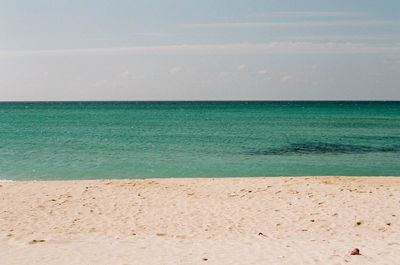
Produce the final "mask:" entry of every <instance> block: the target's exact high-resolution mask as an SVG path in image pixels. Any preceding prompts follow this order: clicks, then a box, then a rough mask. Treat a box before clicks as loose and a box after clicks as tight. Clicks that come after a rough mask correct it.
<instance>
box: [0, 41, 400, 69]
mask: <svg viewBox="0 0 400 265" xmlns="http://www.w3.org/2000/svg"><path fill="white" fill-rule="evenodd" d="M282 53H283V54H288V53H295V54H323V53H328V54H335V53H336V54H338V53H341V54H349V53H400V44H393V45H388V44H367V43H351V42H346V43H343V42H341V43H338V42H324V43H320V42H319V43H313V42H268V43H231V44H201V45H200V44H199V45H195V44H194V45H187V44H182V45H164V46H130V47H112V48H87V49H55V50H0V56H76V55H99V54H101V55H171V54H174V55H185V54H191V55H196V54H197V55H214V54H282ZM176 68H179V67H176ZM174 71H176V70H174Z"/></svg>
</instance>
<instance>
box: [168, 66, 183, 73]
mask: <svg viewBox="0 0 400 265" xmlns="http://www.w3.org/2000/svg"><path fill="white" fill-rule="evenodd" d="M181 71H182V68H181V67H172V68H171V69H169V73H170V74H176V73H179V72H181Z"/></svg>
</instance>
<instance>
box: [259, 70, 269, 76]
mask: <svg viewBox="0 0 400 265" xmlns="http://www.w3.org/2000/svg"><path fill="white" fill-rule="evenodd" d="M267 73H268V71H267V69H261V70H258V71H257V74H258V75H266V74H267Z"/></svg>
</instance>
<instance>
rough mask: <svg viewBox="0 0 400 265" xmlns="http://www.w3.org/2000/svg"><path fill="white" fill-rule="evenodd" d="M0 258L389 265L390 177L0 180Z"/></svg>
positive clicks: (395, 253)
mask: <svg viewBox="0 0 400 265" xmlns="http://www.w3.org/2000/svg"><path fill="white" fill-rule="evenodd" d="M354 248H359V249H360V253H361V255H350V254H349V252H350V251H351V250H353V249H354ZM0 257H1V261H0V264H3V265H6V264H18V265H21V264H141V265H143V264H171V265H172V264H174V265H175V264H400V178H396V177H292V178H289V177H280V178H223V179H151V180H134V179H132V180H87V181H86V180H84V181H17V182H2V183H0Z"/></svg>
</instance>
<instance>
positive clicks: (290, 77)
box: [281, 75, 293, 83]
mask: <svg viewBox="0 0 400 265" xmlns="http://www.w3.org/2000/svg"><path fill="white" fill-rule="evenodd" d="M292 79H293V76H291V75H285V76H283V77H282V78H281V81H282V83H287V82H289V81H291V80H292Z"/></svg>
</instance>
